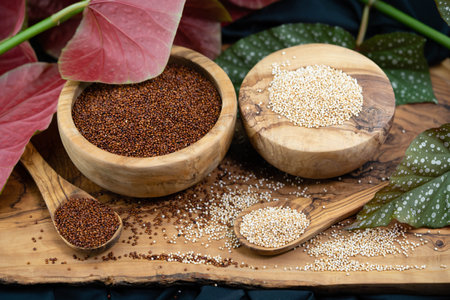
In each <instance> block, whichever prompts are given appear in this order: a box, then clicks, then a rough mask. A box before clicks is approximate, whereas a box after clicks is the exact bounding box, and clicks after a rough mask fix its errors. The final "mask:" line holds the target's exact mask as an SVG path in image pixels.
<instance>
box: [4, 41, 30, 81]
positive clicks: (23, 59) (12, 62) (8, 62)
mask: <svg viewBox="0 0 450 300" xmlns="http://www.w3.org/2000/svg"><path fill="white" fill-rule="evenodd" d="M36 61H37V58H36V54H35V53H34V50H33V48H31V45H30V43H29V42H23V43H22V44H20V45H19V46H17V47H14V48H12V49H11V50H9V51H7V52H6V53H4V54H2V55H0V75H2V74H4V73H6V72H8V71H9V70H12V69H14V68H17V67H18V66H21V65H24V64H27V63H30V62H36Z"/></svg>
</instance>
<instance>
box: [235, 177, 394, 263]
mask: <svg viewBox="0 0 450 300" xmlns="http://www.w3.org/2000/svg"><path fill="white" fill-rule="evenodd" d="M387 185H388V182H383V183H380V184H379V185H376V186H373V187H370V188H368V189H365V190H362V191H360V192H357V193H354V194H352V195H350V196H348V197H345V198H341V199H339V200H335V201H333V202H330V203H328V205H320V203H319V202H318V201H314V199H311V198H293V199H288V200H285V201H283V200H278V201H272V202H265V203H258V204H255V205H252V206H250V207H248V208H247V209H244V210H243V211H242V212H241V213H240V214H239V215H238V216H237V218H236V220H235V221H234V234H235V235H236V237H237V239H238V240H239V243H240V244H241V246H245V247H247V248H249V249H250V250H252V251H253V252H255V253H257V254H260V255H278V254H281V253H285V252H287V251H289V250H292V249H294V248H295V247H298V246H299V245H300V244H303V243H304V242H306V241H308V240H309V239H311V238H313V237H315V236H316V235H317V234H319V233H321V232H322V231H324V230H326V229H328V228H330V226H331V225H334V224H336V223H338V222H339V221H342V220H343V219H345V218H347V217H350V216H352V215H354V214H355V213H357V212H358V211H360V210H361V208H362V207H363V206H364V205H365V204H366V203H367V202H369V201H370V200H371V199H372V198H373V196H374V195H375V193H376V192H377V191H379V190H380V189H381V188H383V187H385V186H387ZM265 207H290V208H292V209H295V210H297V211H300V212H302V213H304V214H305V215H306V217H307V218H308V220H309V222H310V223H309V226H308V227H306V229H305V231H304V232H303V234H302V235H301V236H300V237H299V238H298V239H296V240H294V241H292V242H289V243H287V244H286V245H284V246H281V247H263V246H259V245H256V244H252V243H250V242H249V241H248V240H247V239H246V238H245V237H244V236H243V235H242V234H241V232H240V226H241V223H242V218H243V217H244V216H245V215H246V214H248V213H250V212H251V211H253V210H257V209H262V208H265Z"/></svg>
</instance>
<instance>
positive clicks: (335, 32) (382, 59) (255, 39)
mask: <svg viewBox="0 0 450 300" xmlns="http://www.w3.org/2000/svg"><path fill="white" fill-rule="evenodd" d="M307 43H328V44H335V45H339V46H343V47H347V48H350V49H354V48H355V39H354V38H353V36H352V35H351V34H350V33H348V32H347V31H345V30H344V29H342V28H339V27H332V26H329V25H325V24H302V23H298V24H285V25H281V26H278V27H274V28H271V29H269V30H266V31H262V32H259V33H256V34H254V35H250V36H248V37H246V38H243V39H241V40H239V41H238V42H237V43H236V44H234V45H233V46H231V47H230V48H228V49H227V50H225V51H224V52H223V53H222V54H221V55H220V56H219V57H218V58H216V63H217V64H218V65H220V66H221V67H222V68H223V69H224V70H225V72H226V73H227V74H228V76H229V77H230V79H231V81H232V82H233V84H234V87H235V89H236V93H239V87H240V86H241V83H242V81H243V80H244V77H245V76H246V75H247V73H248V72H249V71H250V69H251V68H252V67H253V66H254V65H255V64H256V63H257V62H258V61H260V60H261V59H262V58H264V57H265V56H266V55H268V54H270V53H272V52H274V51H277V50H280V49H282V48H287V47H292V46H296V45H300V44H307ZM424 43H425V39H424V38H422V37H420V36H417V35H415V34H412V33H405V32H397V33H390V34H384V35H379V36H375V37H373V38H371V39H369V40H367V41H365V42H364V43H363V44H362V45H361V48H360V51H361V52H362V53H363V54H364V55H366V56H368V57H369V58H371V59H372V60H373V61H374V62H375V63H377V64H378V65H379V66H380V67H381V68H382V69H383V71H384V72H385V73H386V75H387V76H388V77H389V80H390V81H391V83H392V87H393V88H394V92H395V97H396V104H397V105H400V104H406V103H417V102H435V103H437V100H436V98H435V96H434V93H433V89H432V86H431V80H430V73H429V70H428V65H427V62H426V60H425V57H424V55H423V46H424Z"/></svg>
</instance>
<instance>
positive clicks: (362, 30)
mask: <svg viewBox="0 0 450 300" xmlns="http://www.w3.org/2000/svg"><path fill="white" fill-rule="evenodd" d="M373 2H374V1H373V0H372V1H369V3H367V4H366V5H365V6H364V10H363V14H362V17H361V24H360V25H359V32H358V37H357V38H356V47H357V48H359V46H361V44H362V43H363V41H364V37H365V35H366V31H367V25H368V24H369V12H370V6H372V3H373Z"/></svg>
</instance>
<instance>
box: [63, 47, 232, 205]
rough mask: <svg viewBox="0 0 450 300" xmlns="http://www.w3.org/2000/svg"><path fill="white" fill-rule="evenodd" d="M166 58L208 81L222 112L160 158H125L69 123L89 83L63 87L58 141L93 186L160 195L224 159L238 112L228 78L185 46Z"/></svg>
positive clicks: (194, 180) (186, 183)
mask: <svg viewBox="0 0 450 300" xmlns="http://www.w3.org/2000/svg"><path fill="white" fill-rule="evenodd" d="M170 60H171V61H172V62H177V63H181V64H185V65H189V66H191V67H193V68H195V69H197V70H198V71H199V72H201V73H202V74H204V75H205V76H206V77H207V78H209V79H210V80H211V81H212V82H213V83H214V85H215V86H216V88H217V90H218V92H219V95H220V97H221V99H222V110H221V112H220V115H219V119H218V120H217V122H216V124H215V125H214V127H213V128H212V129H211V130H210V131H209V132H208V133H207V134H206V135H205V136H204V137H202V138H201V139H200V140H198V141H197V142H195V143H193V144H192V145H190V146H188V147H186V148H184V149H181V150H179V151H176V152H174V153H170V154H167V155H163V156H158V157H148V158H136V157H125V156H120V155H117V154H113V153H110V152H107V151H105V150H102V149H100V148H97V147H96V146H94V145H93V144H91V143H89V142H88V141H87V140H86V139H85V138H84V137H83V136H82V135H81V133H80V132H79V131H78V129H77V128H76V127H75V124H74V122H73V120H72V106H73V102H74V100H76V98H77V97H78V95H79V94H80V93H81V92H82V91H83V89H85V88H86V87H87V86H88V84H86V83H81V84H80V83H79V82H74V81H68V82H67V83H66V84H65V86H64V88H63V90H62V92H61V96H60V99H59V102H58V114H57V116H58V127H59V132H60V136H61V140H62V143H63V145H64V147H65V149H66V151H67V153H68V154H69V157H70V158H71V159H72V161H73V163H74V164H75V165H76V166H77V168H78V169H79V170H80V171H81V172H82V173H83V174H84V175H85V176H86V177H88V178H89V179H90V180H92V181H93V182H95V183H97V184H98V185H100V186H102V187H104V188H106V189H108V190H110V191H114V192H116V193H118V194H122V195H127V196H132V197H159V196H165V195H168V194H172V193H175V192H178V191H180V190H183V189H185V188H187V187H190V186H192V185H194V184H196V183H198V182H199V181H200V180H202V179H203V178H204V177H205V176H206V175H208V174H209V173H210V172H211V171H212V170H213V169H215V168H216V167H217V165H218V164H219V162H220V161H221V160H222V159H223V157H224V156H225V154H226V152H227V150H228V148H229V146H230V144H231V140H232V137H233V133H234V126H235V123H236V114H237V103H236V95H235V92H234V87H233V85H232V83H231V81H230V79H229V78H228V76H227V75H226V74H225V72H224V71H223V70H222V69H221V68H220V67H219V66H218V65H217V64H215V63H214V62H213V61H211V60H210V59H208V58H207V57H205V56H203V55H201V54H199V53H198V52H195V51H193V50H190V49H187V48H183V47H179V46H174V47H173V49H172V52H171V58H170ZM149 142H151V141H149ZM210 149H215V151H210Z"/></svg>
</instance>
